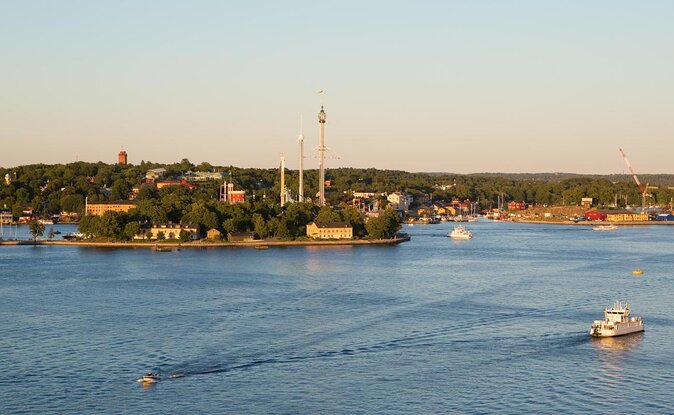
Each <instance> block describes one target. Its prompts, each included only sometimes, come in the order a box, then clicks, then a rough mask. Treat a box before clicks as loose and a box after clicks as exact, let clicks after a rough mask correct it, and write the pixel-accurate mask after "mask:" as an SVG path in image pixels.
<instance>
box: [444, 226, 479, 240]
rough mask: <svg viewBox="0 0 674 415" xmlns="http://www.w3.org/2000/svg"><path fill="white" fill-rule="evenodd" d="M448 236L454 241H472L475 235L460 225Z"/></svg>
mask: <svg viewBox="0 0 674 415" xmlns="http://www.w3.org/2000/svg"><path fill="white" fill-rule="evenodd" d="M447 236H449V237H450V238H452V239H470V238H472V237H473V234H472V233H471V232H470V231H469V230H467V229H466V228H464V227H463V226H461V225H458V226H455V227H454V230H453V231H451V232H450V233H449V235H447Z"/></svg>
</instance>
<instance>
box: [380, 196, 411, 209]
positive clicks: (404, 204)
mask: <svg viewBox="0 0 674 415" xmlns="http://www.w3.org/2000/svg"><path fill="white" fill-rule="evenodd" d="M386 200H388V201H389V203H390V204H391V207H392V208H393V209H395V210H408V209H409V208H410V205H411V204H412V201H413V199H412V195H410V194H408V193H404V192H394V193H390V194H389V195H388V196H387V197H386Z"/></svg>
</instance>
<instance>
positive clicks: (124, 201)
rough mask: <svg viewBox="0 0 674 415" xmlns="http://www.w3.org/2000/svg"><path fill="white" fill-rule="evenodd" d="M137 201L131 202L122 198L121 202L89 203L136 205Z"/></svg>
mask: <svg viewBox="0 0 674 415" xmlns="http://www.w3.org/2000/svg"><path fill="white" fill-rule="evenodd" d="M135 204H136V202H131V201H128V200H120V201H119V202H87V205H89V206H92V205H135Z"/></svg>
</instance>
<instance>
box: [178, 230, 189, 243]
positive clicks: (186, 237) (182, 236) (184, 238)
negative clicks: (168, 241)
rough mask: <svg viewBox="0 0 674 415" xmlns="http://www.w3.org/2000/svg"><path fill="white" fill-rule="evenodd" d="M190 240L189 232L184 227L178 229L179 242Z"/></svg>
mask: <svg viewBox="0 0 674 415" xmlns="http://www.w3.org/2000/svg"><path fill="white" fill-rule="evenodd" d="M189 240H190V233H189V232H187V231H186V230H185V229H182V230H181V231H180V242H188V241H189Z"/></svg>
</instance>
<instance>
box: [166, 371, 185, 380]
mask: <svg viewBox="0 0 674 415" xmlns="http://www.w3.org/2000/svg"><path fill="white" fill-rule="evenodd" d="M184 377H185V374H184V373H181V372H173V373H171V374H170V375H169V379H180V378H184Z"/></svg>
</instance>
